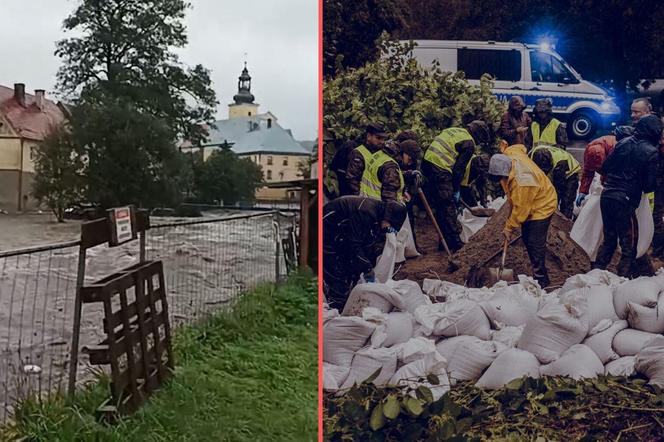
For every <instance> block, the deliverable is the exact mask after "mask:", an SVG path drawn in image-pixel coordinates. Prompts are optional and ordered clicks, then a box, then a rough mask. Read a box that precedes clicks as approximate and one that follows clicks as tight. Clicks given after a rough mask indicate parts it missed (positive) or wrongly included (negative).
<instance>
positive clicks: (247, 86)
mask: <svg viewBox="0 0 664 442" xmlns="http://www.w3.org/2000/svg"><path fill="white" fill-rule="evenodd" d="M233 100H234V101H235V103H236V104H242V103H253V102H254V96H253V95H252V94H251V75H249V70H247V62H246V61H245V62H244V69H242V74H240V76H239V77H238V82H237V94H236V95H235V96H233Z"/></svg>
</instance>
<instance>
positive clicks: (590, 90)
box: [413, 40, 620, 139]
mask: <svg viewBox="0 0 664 442" xmlns="http://www.w3.org/2000/svg"><path fill="white" fill-rule="evenodd" d="M414 42H415V43H416V46H415V48H414V49H413V56H414V57H415V59H416V60H417V61H418V63H419V64H420V65H421V66H425V67H429V66H431V65H432V63H433V62H434V61H437V62H438V64H439V67H440V69H441V70H443V71H448V72H455V71H463V72H464V73H465V74H466V78H467V79H468V80H469V82H470V83H471V84H476V85H477V84H479V79H480V77H481V76H482V74H484V73H488V74H490V75H491V76H492V77H493V78H494V79H495V84H494V87H493V89H492V92H493V93H494V95H496V96H497V97H498V98H499V99H500V100H501V101H505V102H507V101H508V100H509V99H510V97H511V96H513V95H520V96H522V97H523V98H524V100H525V102H526V109H527V110H528V111H532V108H533V105H534V104H535V101H536V100H537V99H539V98H550V99H551V101H552V103H553V113H554V115H555V116H556V118H558V119H560V120H562V121H566V122H567V131H568V133H569V135H570V137H571V138H576V139H589V138H591V137H592V136H593V135H594V134H595V132H596V131H597V129H599V128H610V127H611V126H613V125H614V124H615V123H616V122H617V121H618V119H619V118H620V109H619V107H618V106H617V105H616V103H615V102H614V99H613V97H612V96H611V95H610V94H609V92H607V91H606V90H604V89H603V88H601V87H600V86H598V85H596V84H593V83H591V82H589V81H587V80H584V79H582V78H581V75H579V73H578V72H576V71H575V70H574V68H572V66H570V65H569V64H567V63H566V62H565V60H563V59H562V57H561V56H560V55H558V54H557V53H556V52H555V51H553V50H551V49H549V48H548V47H546V45H530V44H524V43H512V42H510V43H501V42H494V41H451V40H415V41H414Z"/></svg>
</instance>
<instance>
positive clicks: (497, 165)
mask: <svg viewBox="0 0 664 442" xmlns="http://www.w3.org/2000/svg"><path fill="white" fill-rule="evenodd" d="M511 169H512V159H511V158H510V157H508V156H507V155H503V154H502V153H497V154H495V155H493V156H492V157H491V160H490V161H489V175H496V176H510V170H511Z"/></svg>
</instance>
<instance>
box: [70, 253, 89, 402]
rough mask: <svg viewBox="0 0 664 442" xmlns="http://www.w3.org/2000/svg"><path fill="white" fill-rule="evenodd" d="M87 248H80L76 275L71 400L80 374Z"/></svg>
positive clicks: (71, 358) (71, 352)
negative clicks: (79, 355) (82, 295)
mask: <svg viewBox="0 0 664 442" xmlns="http://www.w3.org/2000/svg"><path fill="white" fill-rule="evenodd" d="M86 251H87V250H86V248H85V245H84V244H81V245H80V246H79V250H78V272H77V274H76V299H75V300H74V327H73V330H72V335H71V350H70V352H69V385H68V387H67V394H68V395H69V397H70V398H72V397H74V393H75V392H76V375H77V372H78V346H79V337H80V334H81V309H82V307H83V306H82V302H81V287H83V283H84V282H85V259H86Z"/></svg>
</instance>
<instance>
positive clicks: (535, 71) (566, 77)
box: [530, 51, 578, 83]
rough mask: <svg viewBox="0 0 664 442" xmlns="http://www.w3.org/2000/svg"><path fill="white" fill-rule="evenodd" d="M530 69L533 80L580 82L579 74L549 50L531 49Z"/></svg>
mask: <svg viewBox="0 0 664 442" xmlns="http://www.w3.org/2000/svg"><path fill="white" fill-rule="evenodd" d="M530 70H531V75H532V79H533V81H541V82H545V83H578V80H577V76H576V75H574V74H573V73H572V72H571V71H570V70H569V69H568V68H567V66H565V64H564V63H563V62H562V61H561V60H559V59H558V58H556V57H555V56H554V55H552V54H549V53H547V52H541V51H530Z"/></svg>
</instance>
